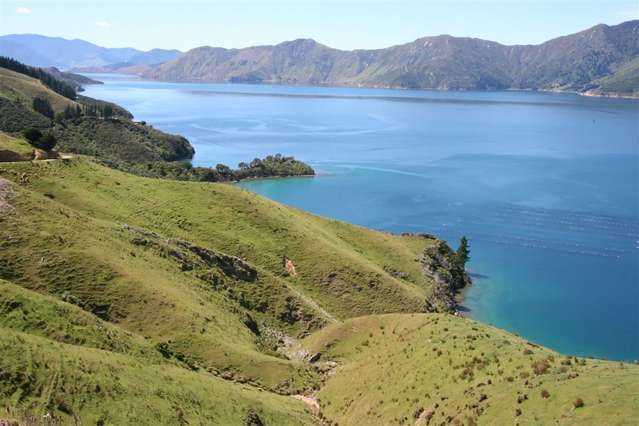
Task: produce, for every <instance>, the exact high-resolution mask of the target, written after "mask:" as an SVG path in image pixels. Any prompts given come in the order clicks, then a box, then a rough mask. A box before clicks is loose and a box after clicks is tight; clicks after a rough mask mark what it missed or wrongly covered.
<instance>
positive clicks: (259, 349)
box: [0, 76, 639, 426]
mask: <svg viewBox="0 0 639 426" xmlns="http://www.w3.org/2000/svg"><path fill="white" fill-rule="evenodd" d="M0 77H1V76H0ZM0 81H1V82H7V81H9V80H3V79H2V78H0ZM30 83H33V82H30ZM7 84H8V83H7ZM46 90H48V89H46V88H44V89H43V88H41V87H40V88H38V91H46ZM2 93H7V91H4V92H2ZM16 93H17V92H16ZM21 93H23V92H21ZM38 93H40V92H38ZM21 96H26V95H21ZM0 99H5V98H2V97H1V96H0ZM24 99H26V98H24V97H21V98H20V99H17V100H16V99H14V100H7V102H8V103H9V104H10V105H13V106H16V105H22V104H21V102H23V101H24ZM65 99H66V98H65ZM80 102H87V101H86V100H83V99H82V98H81V99H80ZM91 102H95V103H97V104H94V105H97V106H99V108H102V107H103V106H104V104H102V103H100V101H91ZM27 104H28V103H27ZM82 105H84V106H85V107H86V105H87V104H86V103H83V104H82ZM0 107H1V105H0ZM16 108H17V107H16ZM21 111H22V110H21ZM23 111H28V108H27V107H24V109H23ZM31 113H33V114H36V115H37V114H38V113H36V112H34V111H31ZM74 120H75V121H74ZM6 122H9V121H6ZM18 125H23V124H22V123H20V122H18ZM51 125H52V126H56V127H55V128H54V131H56V132H57V135H58V136H59V137H60V138H61V139H62V140H61V143H60V146H61V148H62V150H63V151H64V147H65V146H66V147H69V146H71V145H70V141H71V140H73V141H74V142H73V143H75V144H77V146H76V147H75V148H74V150H75V151H76V152H77V151H80V152H84V151H81V150H82V149H86V150H87V151H86V152H87V153H93V154H94V155H95V156H87V155H77V154H76V155H75V156H62V157H60V158H61V159H53V160H43V161H26V160H25V159H26V158H28V155H29V154H30V152H31V150H32V148H31V146H30V145H29V144H28V143H27V142H26V141H25V140H23V139H21V137H20V136H18V135H19V134H20V132H13V133H12V134H6V133H0V383H1V384H2V386H0V406H2V407H3V411H2V414H0V421H4V420H8V421H9V422H10V424H12V425H15V424H18V425H25V426H26V425H29V426H31V425H40V424H45V425H50V424H65V425H66V424H73V425H77V424H95V425H126V424H130V425H158V424H166V425H175V424H178V425H186V424H203V425H250V426H260V425H262V426H263V425H288V424H305V425H310V424H316V425H361V424H366V425H389V424H404V425H408V424H415V425H428V424H432V425H435V424H437V425H441V424H449V423H450V424H456V425H462V424H463V425H473V424H486V425H495V424H497V425H500V424H529V425H545V424H575V425H576V424H580V425H581V424H591V425H623V424H632V420H633V419H636V418H639V366H637V365H633V364H623V363H612V362H605V361H600V360H590V359H588V360H585V359H576V358H569V357H566V356H563V355H559V354H557V353H554V352H552V351H550V350H548V349H544V348H541V347H539V346H537V345H535V344H533V343H529V342H526V341H524V340H522V339H521V338H518V337H516V336H513V335H510V334H508V333H506V332H503V331H500V330H498V329H495V328H493V327H488V326H485V325H481V324H479V323H477V322H475V321H471V320H467V319H464V318H461V317H457V316H455V315H450V314H443V313H426V312H427V311H431V310H437V311H446V312H452V311H454V307H455V304H454V297H455V290H457V289H459V288H461V287H463V286H464V285H466V284H467V283H468V281H469V278H468V276H467V274H466V273H465V272H464V270H463V265H461V264H460V262H458V261H456V259H457V258H456V255H455V253H454V252H453V251H452V250H451V249H450V248H449V247H448V246H447V245H446V243H445V242H443V241H440V240H437V239H435V238H434V237H431V236H426V235H393V234H388V233H382V232H377V231H372V230H368V229H365V228H362V227H358V226H354V225H350V224H346V223H344V222H340V221H337V220H331V219H327V218H321V217H318V216H315V215H312V214H309V213H306V212H303V211H301V210H298V209H294V208H290V207H286V206H284V205H281V204H279V203H276V202H274V201H270V200H268V199H265V198H262V197H260V196H258V195H256V194H254V193H251V192H248V191H245V190H242V189H241V188H239V187H237V186H234V185H232V184H225V183H211V182H190V181H177V180H170V179H157V178H151V177H141V176H137V175H134V174H130V173H125V172H123V171H119V170H116V169H114V168H109V167H107V166H105V165H104V163H108V161H105V158H107V159H108V158H110V157H109V155H108V154H107V153H108V149H112V150H113V155H115V154H116V153H118V155H120V156H123V155H124V153H129V154H131V153H133V154H131V155H132V157H131V158H130V159H129V161H131V163H130V164H132V165H133V166H135V167H145V166H144V164H145V163H144V162H140V160H139V159H138V158H139V157H137V155H138V154H139V155H147V154H148V155H159V156H160V157H161V154H159V153H160V152H161V150H162V149H166V146H167V145H166V144H168V145H170V144H171V143H172V141H175V140H177V139H172V138H171V137H170V136H168V135H163V134H161V135H156V134H155V133H154V132H155V131H154V130H152V129H150V128H148V127H146V126H144V125H143V124H138V123H134V122H132V121H131V120H130V118H129V117H127V116H126V114H118V115H117V117H116V118H112V119H105V118H99V117H86V116H84V115H83V116H82V117H75V118H71V119H68V120H66V119H65V120H63V122H62V123H59V122H58V123H56V124H51ZM93 125H95V126H96V127H90V126H93ZM61 126H63V127H64V130H61V129H60V128H59V127H61ZM105 126H106V127H105ZM65 132H66V133H65ZM142 132H146V133H145V135H146V136H144V135H140V133H142ZM80 135H81V137H80ZM122 135H127V136H126V137H125V139H124V140H125V142H124V143H126V144H127V145H128V146H127V149H126V150H125V149H121V150H119V149H118V148H117V144H118V143H122V142H121V141H120V142H119V141H118V138H119V137H120V136H122ZM74 138H76V139H74ZM165 138H168V139H165ZM175 138H180V137H179V136H175ZM163 143H165V145H163ZM187 144H188V142H187ZM188 146H190V145H188ZM107 147H108V149H107ZM175 148H176V149H177V147H175ZM92 150H95V151H92ZM145 152H146V154H145ZM136 153H137V154H136ZM140 153H141V154H140ZM127 155H128V154H127ZM96 157H97V159H96ZM111 158H112V157H111ZM120 158H122V157H120ZM278 158H279V157H277V158H272V159H271V160H268V161H270V163H269V164H268V167H275V166H278V165H279V164H280V163H278V161H280V160H278ZM280 159H281V158H280ZM286 161H288V162H289V163H292V160H290V159H287V160H286ZM158 163H159V164H163V165H166V166H167V167H171V164H172V163H171V162H169V161H167V160H166V159H162V158H160V159H158ZM253 163H255V164H253ZM252 164H253V165H248V167H247V168H245V169H244V170H249V169H253V168H257V169H261V170H263V169H264V167H263V166H264V165H263V164H259V162H258V161H255V162H252ZM292 164H294V166H295V167H298V166H299V164H296V163H292ZM275 168H276V167H275ZM222 171H223V170H222ZM247 173H248V172H247ZM169 176H171V175H169Z"/></svg>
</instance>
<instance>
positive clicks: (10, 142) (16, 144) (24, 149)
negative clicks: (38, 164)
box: [0, 132, 33, 161]
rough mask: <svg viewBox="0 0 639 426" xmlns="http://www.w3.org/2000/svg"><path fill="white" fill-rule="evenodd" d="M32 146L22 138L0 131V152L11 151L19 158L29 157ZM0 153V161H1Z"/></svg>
mask: <svg viewBox="0 0 639 426" xmlns="http://www.w3.org/2000/svg"><path fill="white" fill-rule="evenodd" d="M32 151H33V147H32V146H31V145H29V143H28V142H27V141H25V140H24V139H19V138H14V137H12V136H9V135H7V134H6V133H3V132H0V153H2V152H4V153H5V154H8V153H9V152H10V153H13V154H14V155H16V156H18V157H21V158H30V156H31V152H32ZM2 158H3V156H2V154H0V161H2Z"/></svg>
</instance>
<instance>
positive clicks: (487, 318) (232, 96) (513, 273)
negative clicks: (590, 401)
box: [86, 76, 639, 360]
mask: <svg viewBox="0 0 639 426" xmlns="http://www.w3.org/2000/svg"><path fill="white" fill-rule="evenodd" d="M98 78H103V79H106V80H105V81H106V84H105V85H103V86H91V87H89V88H87V92H86V94H87V95H88V96H93V97H96V98H101V99H106V100H110V101H114V102H117V103H118V104H121V105H123V106H125V107H126V108H128V109H129V110H131V111H132V112H133V113H134V114H135V116H136V118H137V119H139V120H146V121H147V122H148V123H151V124H153V125H154V126H156V127H158V128H160V129H162V130H165V131H168V132H174V133H180V134H183V135H185V136H186V137H187V138H189V140H190V141H191V142H192V143H193V145H194V146H195V148H196V150H197V153H196V156H195V159H194V161H193V162H194V164H196V165H215V164H216V163H226V164H229V165H236V164H237V163H238V162H240V161H247V160H251V159H253V158H254V157H258V156H265V155H267V154H273V153H277V152H280V153H282V154H285V155H294V156H295V157H297V158H299V159H302V160H304V161H306V162H309V163H311V164H312V165H313V166H314V167H315V168H316V170H317V171H318V172H319V173H320V175H319V176H317V177H315V178H297V179H280V180H264V181H255V182H244V183H242V184H241V186H243V187H244V188H247V189H249V190H251V191H256V192H259V193H261V194H263V195H265V196H267V197H270V198H273V199H275V200H278V201H281V202H283V203H286V204H289V205H293V206H296V207H300V208H303V209H306V210H309V211H312V212H314V213H317V214H320V215H324V216H330V217H335V218H339V219H343V220H346V221H349V222H352V223H357V224H360V225H364V226H368V227H372V228H376V229H382V230H386V231H392V232H426V233H433V234H436V235H438V236H441V237H443V238H446V239H448V240H449V241H450V242H451V244H453V245H456V241H457V240H458V239H459V237H460V236H461V235H466V236H468V238H469V240H470V242H471V247H472V253H471V256H472V259H471V262H470V267H469V268H470V270H471V271H472V272H473V274H474V276H475V285H474V286H473V287H472V288H470V289H469V291H468V292H467V294H466V299H465V307H466V308H468V309H469V310H470V312H469V315H470V316H472V317H473V318H476V319H478V320H480V321H483V322H486V323H490V324H494V325H496V326H499V327H502V328H505V329H507V330H509V331H511V332H514V333H517V334H520V335H522V336H524V337H526V338H528V339H530V340H532V341H535V342H538V343H541V344H544V345H547V346H550V347H552V348H554V349H556V350H558V351H561V352H564V353H567V354H575V355H584V356H586V355H592V356H598V357H608V358H611V359H623V360H635V359H639V103H638V102H637V101H630V100H615V99H596V98H585V97H580V96H576V95H569V94H550V93H524V92H487V93H484V92H482V93H479V92H455V93H451V92H431V91H399V90H383V89H346V88H309V87H279V86H252V85H226V84H172V83H157V82H145V81H133V80H131V79H130V77H114V76H110V77H105V76H102V77H98Z"/></svg>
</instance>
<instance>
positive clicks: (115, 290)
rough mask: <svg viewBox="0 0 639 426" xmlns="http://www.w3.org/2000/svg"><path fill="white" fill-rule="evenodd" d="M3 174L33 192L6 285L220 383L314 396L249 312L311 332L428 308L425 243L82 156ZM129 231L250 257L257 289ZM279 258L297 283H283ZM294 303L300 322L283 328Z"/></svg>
mask: <svg viewBox="0 0 639 426" xmlns="http://www.w3.org/2000/svg"><path fill="white" fill-rule="evenodd" d="M3 169H4V171H3V173H2V174H0V177H4V178H6V179H9V180H13V181H18V179H19V177H20V176H21V175H22V174H23V173H26V175H27V176H28V177H29V184H28V185H26V186H18V185H15V187H14V190H15V191H16V192H17V196H16V197H15V198H14V199H13V201H12V202H11V203H12V204H13V205H14V206H15V207H16V214H14V215H11V216H9V217H7V218H5V219H4V221H3V223H2V226H1V227H0V241H1V243H0V246H1V251H0V253H1V254H0V277H5V278H7V279H9V280H11V281H13V282H14V283H16V284H20V285H22V286H24V287H26V288H29V289H31V290H35V291H37V292H40V293H44V294H51V295H53V296H56V297H57V298H65V299H66V300H71V301H73V303H75V304H76V305H79V306H81V307H83V308H84V309H85V310H87V311H90V312H92V313H94V314H96V315H98V316H100V317H101V318H104V319H105V320H108V321H110V322H113V323H116V324H117V325H118V326H119V327H120V328H122V329H124V330H127V331H129V332H132V333H136V334H138V335H140V336H144V337H147V338H148V339H149V341H150V342H151V343H152V344H153V345H155V344H157V343H161V342H168V343H169V345H170V347H171V349H172V350H173V351H174V352H176V353H180V354H182V356H183V357H184V358H185V359H186V361H187V363H188V364H189V365H193V366H196V367H198V368H200V369H202V370H210V371H212V372H214V373H215V374H220V375H225V374H227V375H232V376H234V377H235V378H237V379H240V380H244V379H243V378H245V379H247V380H252V381H254V382H255V383H257V384H259V385H261V386H266V387H269V388H275V389H278V390H279V391H282V392H297V391H300V390H302V389H304V388H308V387H312V386H314V385H315V384H316V383H317V377H316V374H315V372H314V370H313V369H312V368H311V367H310V366H308V365H306V364H302V363H300V362H296V361H289V360H286V359H283V358H281V357H276V356H272V355H268V354H266V353H263V352H260V351H258V348H259V346H258V344H257V343H256V338H255V336H254V335H253V334H252V333H251V332H250V330H249V329H248V328H247V327H246V326H245V325H244V324H243V322H242V321H243V319H244V317H245V315H246V313H247V312H248V313H250V315H251V316H253V317H254V318H255V319H256V320H257V322H258V323H259V324H260V326H261V327H262V328H264V329H265V328H266V327H270V328H275V329H278V330H283V331H284V332H286V333H287V334H289V335H293V336H296V335H303V334H306V333H308V332H310V331H313V330H316V329H317V328H318V327H320V326H322V325H323V324H326V323H328V322H330V321H332V320H333V318H334V317H349V316H353V315H356V314H358V313H374V312H390V311H410V310H414V309H419V308H421V306H422V301H423V299H424V295H425V292H426V291H427V287H428V285H429V283H428V282H427V281H426V279H425V278H424V277H423V276H421V275H420V273H419V266H418V264H417V262H414V260H413V259H414V258H415V257H416V256H417V254H418V252H417V251H418V247H419V245H420V244H419V243H421V245H425V244H427V243H428V241H429V240H425V239H418V238H417V237H405V238H404V237H392V236H390V235H385V234H380V233H376V232H372V231H368V230H364V229H362V228H357V227H351V226H347V225H344V224H341V223H338V222H334V221H327V220H323V219H319V218H317V217H314V216H312V215H309V214H306V213H302V212H300V211H296V210H292V209H288V208H286V207H284V206H281V205H279V204H276V203H274V202H271V201H268V200H265V199H263V198H261V197H257V196H256V195H253V194H251V193H248V192H246V191H243V190H240V189H238V188H235V187H233V186H230V185H222V184H198V183H186V182H171V181H158V180H152V179H144V178H139V177H135V176H132V175H127V174H124V173H121V172H117V171H114V170H111V169H107V168H105V167H102V166H99V165H96V164H95V163H92V162H91V161H89V160H82V159H78V160H74V161H56V162H48V163H11V164H5V165H3ZM125 223H126V224H130V225H135V226H137V227H141V228H144V229H147V230H153V231H155V232H157V233H159V234H161V236H162V238H164V237H178V238H183V239H188V240H189V241H191V242H192V243H195V244H199V245H201V246H204V247H207V248H209V249H216V250H219V251H221V252H225V253H228V254H232V255H238V256H241V257H242V258H244V259H246V260H247V261H248V262H249V263H250V264H251V265H253V266H254V267H255V268H257V270H258V280H257V281H255V282H244V281H241V280H238V279H234V278H232V277H228V276H224V275H223V274H220V273H219V271H218V272H215V271H213V272H215V273H216V274H217V275H218V276H219V277H220V280H221V281H223V282H222V284H219V285H211V284H210V283H208V282H206V281H203V280H201V279H198V275H199V274H200V273H201V272H203V271H201V270H197V269H196V270H193V271H182V269H181V268H180V264H179V263H177V262H175V261H174V260H172V259H171V258H170V257H167V256H166V255H163V254H162V253H158V252H156V251H154V250H152V249H149V248H145V247H143V246H136V245H133V244H131V242H130V240H131V238H132V237H133V236H134V235H131V233H130V232H129V231H126V230H124V229H123V227H122V225H123V224H125ZM349 241H352V242H353V244H358V245H359V246H360V247H362V248H365V247H366V246H369V247H371V251H370V253H371V254H367V255H366V256H364V255H363V254H358V253H357V252H355V251H354V250H352V249H350V248H349V247H351V246H350V243H349ZM284 253H286V254H287V255H288V256H289V257H290V258H292V259H293V261H294V262H295V265H296V267H297V271H298V274H299V275H298V276H297V277H286V276H284V268H283V266H282V264H281V256H282V254H284ZM402 254H404V255H405V258H402V257H401V255H402ZM386 265H390V266H392V267H393V268H395V269H397V270H406V271H409V272H410V274H411V276H412V277H411V279H412V280H413V281H414V282H409V281H406V282H401V281H400V280H398V279H396V278H394V277H392V276H390V275H389V274H388V273H386V272H385V271H384V269H383V268H384V266H386ZM332 272H334V273H335V275H334V276H333V277H332V278H331V280H330V282H328V281H327V284H325V285H323V286H320V285H318V284H317V283H318V282H321V280H322V278H323V277H325V276H326V275H329V274H330V273H332ZM362 277H365V280H364V279H362ZM361 282H363V283H367V284H366V285H361V284H360V283H361ZM369 284H370V285H371V286H372V287H369ZM357 287H361V288H360V289H359V290H354V288H357ZM287 298H289V301H288V302H289V303H290V302H291V301H292V303H293V305H294V311H295V315H296V316H295V318H293V319H292V320H288V319H283V314H284V313H286V312H287V308H288V306H287V304H289V303H287ZM317 306H319V308H318V307H317ZM354 307H356V309H353V308H354ZM322 309H323V310H324V311H325V312H324V311H323V310H322Z"/></svg>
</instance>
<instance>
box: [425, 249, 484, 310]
mask: <svg viewBox="0 0 639 426" xmlns="http://www.w3.org/2000/svg"><path fill="white" fill-rule="evenodd" d="M419 261H420V263H421V265H422V268H423V269H424V272H425V273H428V274H429V275H431V276H432V277H433V279H434V281H435V285H434V287H433V291H432V293H431V294H430V295H429V296H428V297H427V298H426V309H427V310H428V311H429V312H448V313H454V314H456V315H459V309H458V308H459V303H458V297H457V295H458V294H459V292H460V291H461V290H462V289H464V288H466V287H468V286H470V285H471V284H472V280H471V278H470V275H469V274H468V272H466V270H465V269H464V267H463V266H462V265H461V264H460V263H459V262H458V261H457V259H456V253H455V252H454V251H453V250H452V249H451V248H450V246H449V245H448V244H447V243H446V242H445V241H442V240H436V242H435V243H434V244H432V245H430V246H428V247H426V248H425V249H424V252H423V254H422V257H421V258H420V259H419Z"/></svg>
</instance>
